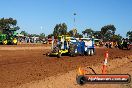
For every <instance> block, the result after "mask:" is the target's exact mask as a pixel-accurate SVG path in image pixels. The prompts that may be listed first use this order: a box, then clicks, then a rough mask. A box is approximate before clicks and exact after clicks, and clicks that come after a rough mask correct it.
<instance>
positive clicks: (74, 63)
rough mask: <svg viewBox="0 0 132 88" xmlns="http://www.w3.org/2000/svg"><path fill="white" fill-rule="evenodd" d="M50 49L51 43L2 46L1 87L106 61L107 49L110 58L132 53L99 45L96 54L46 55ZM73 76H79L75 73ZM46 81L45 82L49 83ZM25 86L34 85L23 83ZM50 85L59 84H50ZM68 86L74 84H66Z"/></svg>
mask: <svg viewBox="0 0 132 88" xmlns="http://www.w3.org/2000/svg"><path fill="white" fill-rule="evenodd" d="M36 47H39V48H36ZM3 48H4V49H3ZM49 51H50V46H49V45H16V46H0V88H13V87H16V88H18V86H21V85H24V84H27V83H31V82H36V81H37V82H39V81H41V80H47V78H49V77H57V76H59V75H64V74H67V73H69V72H72V71H73V70H75V69H78V67H80V66H81V67H85V66H91V65H96V64H99V63H102V62H103V60H104V53H105V52H106V51H109V60H114V59H119V58H123V57H128V56H130V55H132V50H129V51H128V50H119V49H114V48H113V49H107V48H97V49H96V54H95V55H94V56H77V57H69V56H63V57H62V58H57V57H47V56H45V53H46V52H49ZM99 69H100V68H99ZM69 76H70V74H69ZM72 79H75V78H74V77H72ZM72 79H71V80H72ZM58 81H59V80H58ZM60 81H61V80H60ZM66 81H68V80H66ZM74 81H75V80H74ZM44 83H46V82H44ZM44 83H43V85H45V84H44ZM58 83H59V82H58ZM63 84H65V83H63ZM67 85H70V84H67ZM22 88H32V87H28V86H26V87H24V86H23V87H22ZM34 88H48V87H34ZM49 88H58V87H53V86H51V85H49ZM60 88H64V87H60ZM65 88H72V87H68V86H65ZM82 88H83V87H82Z"/></svg>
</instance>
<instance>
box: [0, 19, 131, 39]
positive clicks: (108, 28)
mask: <svg viewBox="0 0 132 88" xmlns="http://www.w3.org/2000/svg"><path fill="white" fill-rule="evenodd" d="M19 29H20V27H19V26H17V20H16V19H13V18H1V19H0V30H3V33H4V31H8V30H19ZM67 29H68V27H67V25H66V23H60V24H56V25H55V27H54V29H53V33H51V34H49V35H48V36H47V37H51V36H54V37H55V38H56V37H57V36H59V35H69V36H73V37H78V38H82V37H83V36H85V37H89V38H91V37H92V36H94V37H95V38H97V39H102V40H103V41H108V40H110V41H119V40H121V39H122V36H121V35H120V34H115V31H116V27H115V26H114V25H112V24H108V25H105V26H103V27H102V28H101V29H100V30H99V31H94V30H93V29H91V28H87V29H85V30H84V31H82V33H78V31H77V30H78V29H76V28H74V29H72V30H70V31H68V30H67ZM0 33H1V32H0ZM20 33H21V34H23V35H24V36H31V37H33V36H36V37H41V38H44V37H46V36H45V34H44V33H41V34H29V33H27V32H26V31H21V32H20ZM126 36H127V37H128V38H129V39H130V40H132V31H128V32H127V33H126Z"/></svg>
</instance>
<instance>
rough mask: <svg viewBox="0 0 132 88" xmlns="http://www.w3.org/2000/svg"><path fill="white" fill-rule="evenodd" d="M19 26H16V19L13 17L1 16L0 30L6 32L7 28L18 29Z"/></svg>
mask: <svg viewBox="0 0 132 88" xmlns="http://www.w3.org/2000/svg"><path fill="white" fill-rule="evenodd" d="M19 29H20V28H19V27H18V26H17V20H15V19H13V18H1V19H0V30H3V32H6V31H8V30H14V31H16V30H19Z"/></svg>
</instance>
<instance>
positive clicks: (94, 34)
mask: <svg viewBox="0 0 132 88" xmlns="http://www.w3.org/2000/svg"><path fill="white" fill-rule="evenodd" d="M93 36H94V37H95V38H97V39H101V38H102V37H101V36H102V34H101V31H94V32H93Z"/></svg>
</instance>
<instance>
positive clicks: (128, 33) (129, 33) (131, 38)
mask: <svg viewBox="0 0 132 88" xmlns="http://www.w3.org/2000/svg"><path fill="white" fill-rule="evenodd" d="M126 36H127V37H128V38H129V39H130V40H131V41H132V31H128V32H127V34H126Z"/></svg>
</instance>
